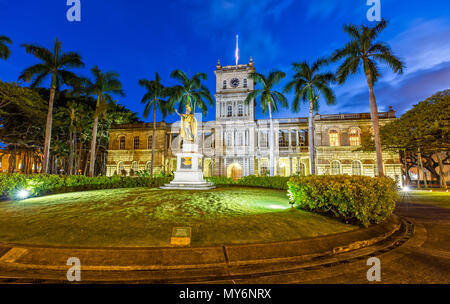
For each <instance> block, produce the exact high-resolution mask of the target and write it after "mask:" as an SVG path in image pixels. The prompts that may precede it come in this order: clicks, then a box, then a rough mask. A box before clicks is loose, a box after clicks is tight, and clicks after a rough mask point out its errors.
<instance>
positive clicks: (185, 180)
mask: <svg viewBox="0 0 450 304" xmlns="http://www.w3.org/2000/svg"><path fill="white" fill-rule="evenodd" d="M202 157H203V155H202V154H200V153H198V145H197V144H192V143H184V144H183V151H182V152H181V153H178V154H177V170H176V171H175V172H174V175H175V178H174V179H173V181H171V182H170V184H166V185H164V186H162V187H161V189H172V190H173V189H179V190H210V189H214V188H216V186H214V184H213V183H208V182H206V181H205V180H204V178H203V168H202V167H201V165H202V161H201V160H202Z"/></svg>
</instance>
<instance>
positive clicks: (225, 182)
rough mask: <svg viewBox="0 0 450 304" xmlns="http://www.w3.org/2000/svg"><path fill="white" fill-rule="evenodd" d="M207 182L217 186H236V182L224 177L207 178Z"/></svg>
mask: <svg viewBox="0 0 450 304" xmlns="http://www.w3.org/2000/svg"><path fill="white" fill-rule="evenodd" d="M205 180H206V181H208V182H211V183H213V184H214V185H216V186H231V185H235V184H236V181H235V180H233V179H232V178H230V177H224V176H210V177H206V178H205Z"/></svg>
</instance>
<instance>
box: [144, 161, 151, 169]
mask: <svg viewBox="0 0 450 304" xmlns="http://www.w3.org/2000/svg"><path fill="white" fill-rule="evenodd" d="M151 167H152V162H151V161H148V162H147V163H146V164H145V169H146V170H150V169H151Z"/></svg>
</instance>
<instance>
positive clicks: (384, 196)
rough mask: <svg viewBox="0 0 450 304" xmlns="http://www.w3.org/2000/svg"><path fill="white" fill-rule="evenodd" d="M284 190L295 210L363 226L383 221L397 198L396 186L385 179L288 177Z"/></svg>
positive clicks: (391, 210)
mask: <svg viewBox="0 0 450 304" xmlns="http://www.w3.org/2000/svg"><path fill="white" fill-rule="evenodd" d="M288 188H289V190H288V195H289V199H290V201H291V203H292V204H295V205H297V206H298V208H300V209H303V210H306V211H313V212H317V213H325V214H329V215H333V216H334V217H337V218H340V219H343V220H344V221H346V222H350V223H354V224H360V225H363V226H365V227H367V226H369V225H370V224H378V223H381V222H383V221H384V220H386V219H387V218H388V217H389V216H390V215H391V214H392V212H394V209H395V205H396V202H397V201H398V199H399V195H398V192H397V185H396V183H395V181H394V180H393V179H391V178H388V177H376V178H373V177H367V176H348V175H338V176H327V175H319V176H307V177H292V178H291V179H290V180H289V182H288Z"/></svg>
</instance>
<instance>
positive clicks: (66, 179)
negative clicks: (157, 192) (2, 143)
mask: <svg viewBox="0 0 450 304" xmlns="http://www.w3.org/2000/svg"><path fill="white" fill-rule="evenodd" d="M170 180H171V178H170V177H154V178H150V177H121V176H117V175H114V176H112V177H107V176H97V177H87V176H84V175H72V176H59V175H45V174H39V175H23V174H18V173H16V174H0V196H9V197H10V198H11V199H17V196H16V195H17V193H18V192H19V191H20V190H22V189H25V190H28V191H29V192H30V196H41V195H45V194H53V193H66V192H75V191H84V190H99V189H116V188H134V187H150V188H156V187H160V186H162V185H164V184H166V183H169V182H170Z"/></svg>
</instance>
